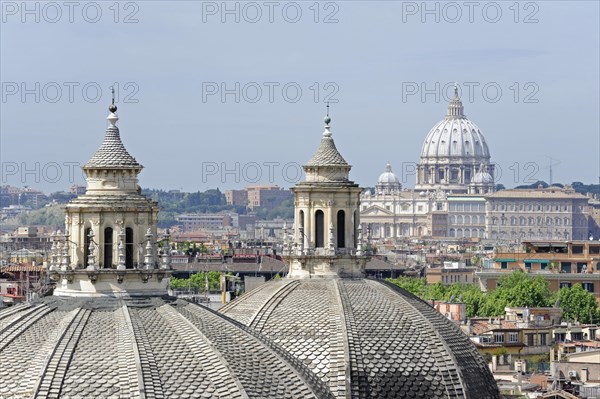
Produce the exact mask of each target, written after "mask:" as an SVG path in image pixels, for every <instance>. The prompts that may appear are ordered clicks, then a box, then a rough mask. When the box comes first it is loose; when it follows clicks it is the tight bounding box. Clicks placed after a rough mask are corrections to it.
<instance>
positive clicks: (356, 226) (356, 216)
mask: <svg viewBox="0 0 600 399" xmlns="http://www.w3.org/2000/svg"><path fill="white" fill-rule="evenodd" d="M352 220H353V221H354V230H353V233H352V239H353V241H354V245H353V248H358V238H357V234H358V215H357V211H356V210H355V211H354V218H353V219H352Z"/></svg>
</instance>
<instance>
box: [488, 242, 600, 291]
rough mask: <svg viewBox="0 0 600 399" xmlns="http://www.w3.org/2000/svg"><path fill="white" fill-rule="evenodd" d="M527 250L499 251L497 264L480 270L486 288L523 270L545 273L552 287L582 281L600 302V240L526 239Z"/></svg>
mask: <svg viewBox="0 0 600 399" xmlns="http://www.w3.org/2000/svg"><path fill="white" fill-rule="evenodd" d="M523 246H524V250H521V249H519V250H516V249H515V250H514V251H511V252H509V251H503V252H498V253H496V255H495V258H494V263H493V268H491V269H483V270H481V271H478V272H476V276H477V277H478V279H479V281H480V284H481V288H482V289H483V290H494V289H496V287H497V285H498V281H499V280H500V279H501V278H502V276H505V275H507V273H512V272H513V271H514V270H522V271H524V272H526V273H528V274H530V275H532V276H542V277H543V278H544V279H545V280H547V281H548V282H549V287H550V290H551V291H559V290H560V289H561V288H563V287H571V286H572V285H574V284H581V285H582V287H583V288H584V289H585V290H587V291H588V292H590V293H592V294H593V295H594V297H595V298H596V300H597V301H598V302H600V242H598V241H589V240H587V241H525V242H523Z"/></svg>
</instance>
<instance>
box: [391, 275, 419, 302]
mask: <svg viewBox="0 0 600 399" xmlns="http://www.w3.org/2000/svg"><path fill="white" fill-rule="evenodd" d="M386 281H389V282H390V283H392V284H396V285H397V286H398V287H400V288H403V289H405V290H406V291H408V292H410V293H412V294H415V295H416V296H418V297H420V298H422V299H423V298H424V297H425V295H426V294H427V280H425V279H424V278H416V277H405V276H401V277H398V278H388V279H387V280H386Z"/></svg>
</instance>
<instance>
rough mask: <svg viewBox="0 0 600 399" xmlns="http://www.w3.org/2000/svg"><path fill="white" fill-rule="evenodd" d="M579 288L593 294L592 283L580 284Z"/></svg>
mask: <svg viewBox="0 0 600 399" xmlns="http://www.w3.org/2000/svg"><path fill="white" fill-rule="evenodd" d="M581 286H582V287H583V289H584V290H586V291H587V292H592V293H593V292H594V283H582V284H581Z"/></svg>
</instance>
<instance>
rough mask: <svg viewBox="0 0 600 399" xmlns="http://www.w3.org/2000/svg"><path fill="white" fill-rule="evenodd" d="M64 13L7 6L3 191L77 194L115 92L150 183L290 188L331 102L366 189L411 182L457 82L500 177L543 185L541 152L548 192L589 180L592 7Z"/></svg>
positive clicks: (273, 6) (387, 5)
mask: <svg viewBox="0 0 600 399" xmlns="http://www.w3.org/2000/svg"><path fill="white" fill-rule="evenodd" d="M72 4H73V5H65V3H63V2H57V3H46V2H44V3H38V2H28V3H27V7H28V9H27V10H24V9H23V7H22V5H23V3H22V2H20V1H18V2H11V1H2V3H1V7H2V9H1V12H2V24H1V39H0V45H1V61H0V66H1V71H0V73H1V81H2V99H1V100H2V102H1V107H2V108H1V115H0V128H1V141H0V144H1V150H0V153H1V158H2V184H13V185H18V186H21V185H23V184H27V185H30V186H35V187H40V188H42V189H44V190H47V191H56V190H61V189H65V188H67V187H69V186H70V185H71V181H70V180H71V179H70V176H69V169H70V168H72V167H71V166H70V165H76V164H83V163H85V162H86V161H87V160H88V159H89V158H90V157H91V155H92V154H93V153H94V151H95V150H96V148H97V147H98V146H99V145H100V143H101V141H102V137H103V134H104V129H105V127H106V119H105V118H106V116H107V106H108V104H109V103H110V93H109V87H110V86H111V85H112V84H113V83H115V82H116V83H117V84H118V87H119V92H120V93H119V94H120V96H119V99H118V106H119V111H118V113H119V116H120V118H121V119H120V121H119V126H120V129H121V136H122V139H123V142H124V143H125V145H126V147H127V148H128V150H129V151H130V152H131V153H132V155H134V156H135V157H136V158H137V159H138V161H140V162H141V163H142V164H143V165H144V166H145V167H146V168H145V170H144V171H143V172H142V175H141V184H142V186H144V187H154V188H164V189H179V188H182V189H184V190H190V191H191V190H205V189H207V188H213V187H220V188H221V189H228V188H235V187H243V186H244V185H246V184H247V183H254V182H258V183H269V180H273V182H274V183H277V184H280V185H283V186H286V187H287V186H290V185H291V183H290V181H292V182H294V181H295V180H297V178H295V177H296V175H297V172H298V166H297V165H301V164H303V163H305V162H306V161H307V160H308V159H309V158H310V157H311V156H312V153H313V152H314V151H315V150H316V148H317V146H318V144H319V140H320V138H321V133H322V131H323V122H322V120H323V116H324V113H325V105H324V103H323V102H324V98H325V96H328V95H329V96H330V99H331V100H332V104H331V116H332V118H333V122H332V131H333V135H334V138H335V140H336V144H337V146H338V148H339V150H340V151H341V153H342V154H343V156H344V157H345V158H346V160H348V161H349V162H350V163H351V164H352V165H353V169H352V172H351V177H352V179H353V180H355V181H357V182H358V183H360V184H361V185H365V186H366V185H374V183H375V181H376V179H377V177H378V175H379V174H380V173H381V172H382V171H383V169H384V167H385V163H386V162H388V161H389V162H390V163H391V164H392V166H393V167H394V171H395V172H397V174H398V175H400V176H401V178H402V180H404V181H403V183H404V185H405V186H406V187H412V186H413V185H414V180H415V178H414V175H412V174H410V170H411V169H412V165H413V164H414V163H415V162H418V159H419V154H420V151H421V145H422V142H423V139H424V138H425V136H426V134H427V133H428V132H429V130H430V129H431V127H432V126H433V125H434V124H435V123H436V122H437V121H438V120H440V119H442V118H443V116H444V114H445V112H446V102H447V99H446V98H445V97H444V96H447V95H450V94H451V92H452V88H451V87H450V85H448V84H449V83H451V82H458V84H459V85H460V87H461V91H462V97H463V102H464V103H465V113H466V114H467V115H468V117H469V118H470V119H472V120H473V121H474V122H475V123H476V124H477V125H478V126H479V127H480V129H481V130H482V132H483V133H484V135H485V137H486V139H487V142H488V145H489V147H490V151H491V154H492V161H493V162H495V163H497V164H498V165H499V169H501V170H502V176H501V178H500V182H502V183H504V184H506V185H507V186H514V185H516V184H522V183H524V182H525V183H527V182H530V181H529V180H527V178H528V177H529V178H530V179H532V180H534V181H535V180H537V179H538V178H539V179H544V180H548V170H547V169H545V168H547V166H548V163H549V159H548V158H547V156H550V157H553V158H556V159H558V160H559V161H560V164H558V165H556V166H555V167H554V181H555V182H556V181H559V182H571V181H574V180H579V181H583V182H587V183H596V182H597V181H598V175H599V173H600V171H599V162H600V160H599V151H600V147H599V136H600V134H599V132H600V126H599V108H600V106H599V92H600V85H599V74H600V66H599V48H600V43H599V24H600V22H599V18H600V10H599V6H598V4H599V2H598V1H569V2H559V1H536V2H519V3H515V2H504V1H502V2H472V3H468V2H467V3H465V2H456V3H448V2H428V3H426V4H425V3H422V2H420V1H419V2H401V1H397V2H392V1H337V2H319V3H316V6H315V2H313V1H308V2H262V1H259V2H256V3H253V2H228V3H226V4H225V3H222V2H201V1H182V2H177V1H135V2H120V3H114V2H112V1H98V2H95V3H94V2H73V3H72ZM115 4H116V5H115ZM448 4H450V5H448ZM469 4H472V5H469ZM69 7H71V8H69ZM424 7H426V8H427V9H426V10H425V9H424ZM225 8H226V9H225ZM228 10H229V11H231V12H229V11H228ZM317 10H318V12H317ZM99 12H100V13H99ZM299 12H300V13H301V14H299ZM36 19H37V21H36ZM236 19H237V20H238V21H236ZM115 21H116V22H115ZM126 22H127V23H126ZM465 82H467V83H466V84H465ZM468 82H471V83H468ZM236 84H237V85H238V86H236ZM36 85H37V86H36ZM436 85H437V86H436ZM467 85H470V86H471V87H472V88H473V91H472V93H471V94H472V95H469V93H468V91H469V88H468V86H467ZM69 87H71V89H69ZM84 87H85V90H84ZM98 87H100V88H101V89H102V93H101V95H98V93H96V89H97V88H98ZM236 87H238V88H239V89H236ZM436 87H439V90H438V89H436ZM443 87H446V88H447V89H448V90H447V94H445V93H441V91H442V90H441V89H442V88H443ZM484 87H485V89H484ZM57 88H60V91H61V92H60V93H59V92H58V90H57ZM223 88H225V89H226V90H228V91H227V92H226V93H225V95H224V97H222V94H223V93H222V89H223ZM284 88H285V90H284ZM23 89H25V90H28V91H26V92H24V91H23ZM257 89H260V91H261V93H260V95H258V91H257ZM423 89H426V90H428V92H427V93H428V94H426V95H424V96H422V94H423V92H422V90H423ZM498 89H500V90H501V91H502V93H501V94H499V93H498ZM298 90H301V95H298ZM70 91H71V93H69V92H70ZM415 91H418V92H416V93H415ZM317 95H318V98H315V96H317ZM36 96H37V97H39V98H36ZM125 96H128V98H127V99H126V98H125ZM236 96H237V97H238V98H236ZM469 97H470V98H469ZM135 101H137V102H135ZM336 101H337V102H336ZM59 167H60V169H58V168H59ZM259 168H260V170H259ZM403 168H404V169H405V170H406V173H402V169H403ZM536 168H539V169H538V170H537V171H536ZM225 169H226V170H228V172H226V173H222V172H223V171H224V170H225ZM26 170H29V172H27V171H26ZM257 172H260V173H261V176H260V178H256V176H257ZM57 173H60V175H57ZM270 174H272V176H270ZM284 176H287V177H285V178H284ZM36 180H39V182H36ZM75 180H76V181H78V182H82V181H83V179H82V177H81V173H80V172H77V174H76V176H75Z"/></svg>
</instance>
